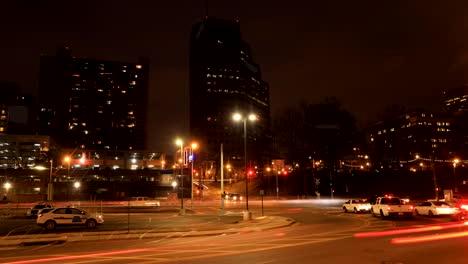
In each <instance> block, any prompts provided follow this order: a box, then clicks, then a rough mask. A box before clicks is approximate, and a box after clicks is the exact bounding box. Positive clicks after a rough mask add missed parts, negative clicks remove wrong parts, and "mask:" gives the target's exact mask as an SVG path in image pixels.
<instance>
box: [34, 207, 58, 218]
mask: <svg viewBox="0 0 468 264" xmlns="http://www.w3.org/2000/svg"><path fill="white" fill-rule="evenodd" d="M54 209H55V208H53V207H50V208H49V207H47V208H43V209H40V210H39V212H37V216H39V215H41V214H45V213H48V212H50V211H52V210H54Z"/></svg>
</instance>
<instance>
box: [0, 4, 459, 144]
mask: <svg viewBox="0 0 468 264" xmlns="http://www.w3.org/2000/svg"><path fill="white" fill-rule="evenodd" d="M209 2H210V3H209V8H208V10H209V15H211V16H216V17H221V18H233V19H235V18H238V19H239V20H240V24H241V30H242V33H243V37H244V39H245V40H246V41H247V42H248V43H249V44H250V46H251V48H252V51H253V55H254V60H255V61H256V62H257V63H259V64H260V66H261V69H262V72H263V78H264V80H265V81H267V82H269V83H270V87H271V105H272V111H273V112H277V111H279V110H280V109H282V108H284V107H287V106H291V105H296V104H298V103H299V101H301V100H304V101H306V102H309V103H318V102H320V101H322V100H323V98H324V97H325V96H336V97H338V98H339V99H340V100H341V101H342V102H343V104H344V106H345V108H346V109H348V110H349V111H350V112H352V113H353V114H354V115H355V116H356V117H357V118H358V120H360V121H361V122H367V121H372V120H375V117H376V113H377V111H379V110H381V109H383V108H384V107H385V106H386V105H388V104H403V105H406V106H408V107H425V108H428V109H430V110H440V109H441V108H440V105H441V95H442V93H443V91H444V90H447V89H451V88H453V87H457V86H458V85H460V84H463V83H464V82H465V80H466V77H465V75H466V74H465V73H466V72H467V69H468V67H467V66H468V65H467V62H468V49H467V48H468V41H467V40H468V16H467V15H466V14H467V12H468V4H467V3H466V1H440V0H437V1H432V0H430V1H428V0H414V1H408V0H401V1H400V0H393V1H375V0H373V1H350V0H343V1H331V0H330V1H311V0H307V1H299V0H289V1H265V0H248V1H246V0H242V1H232V0H230V1H229V0H217V1H214V0H212V1H209ZM203 16H204V1H203V0H180V1H177V0H174V1H157V0H152V1H149V0H148V1H138V0H126V1H123V0H112V1H111V0H95V1H87V0H68V1H63V0H61V1H46V0H42V1H41V0H29V1H25V0H3V1H0V33H1V36H2V37H1V40H0V50H1V51H2V56H1V60H0V81H13V82H19V83H20V84H21V85H22V87H23V90H24V92H31V93H35V91H36V89H37V82H38V71H39V54H40V53H41V52H47V53H49V54H53V53H55V50H56V48H57V47H58V46H62V45H71V47H72V49H73V54H74V55H75V56H86V57H96V58H101V59H113V60H128V61H135V60H136V59H137V58H138V57H139V56H147V57H150V58H151V80H150V122H151V126H150V139H149V142H150V146H151V147H152V148H154V149H155V150H161V151H170V150H172V149H173V148H174V138H175V137H176V136H179V135H187V133H188V121H187V117H188V112H187V111H188V105H187V103H188V98H187V96H188V72H187V64H188V39H189V32H190V29H191V26H192V24H193V23H195V22H197V21H199V20H200V19H201V18H202V17H203Z"/></svg>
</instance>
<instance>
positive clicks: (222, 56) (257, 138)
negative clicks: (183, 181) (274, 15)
mask: <svg viewBox="0 0 468 264" xmlns="http://www.w3.org/2000/svg"><path fill="white" fill-rule="evenodd" d="M189 71H190V72H189V75H190V76H189V78H190V80H189V81H190V93H189V94H190V133H191V137H192V140H196V141H198V142H199V143H200V151H201V152H202V153H201V154H202V157H201V158H202V159H204V160H212V161H219V153H220V145H221V143H222V144H223V149H224V151H223V152H224V157H225V159H227V160H228V161H227V162H233V163H235V162H236V161H237V162H238V163H241V161H243V159H244V144H243V125H242V124H236V123H235V122H234V121H233V119H232V116H233V113H234V112H242V113H244V114H249V113H255V114H257V115H258V116H259V119H258V121H257V122H255V123H248V124H247V152H248V158H247V162H249V164H251V163H255V162H256V163H261V162H262V160H264V159H265V157H266V155H267V153H268V149H269V143H268V141H269V140H268V139H269V136H268V135H269V126H270V99H269V86H268V83H266V82H265V81H263V80H262V75H261V72H260V68H259V66H258V65H257V64H256V63H255V62H254V61H253V58H252V53H251V51H250V47H249V45H248V44H247V43H246V42H245V41H244V40H243V39H242V35H241V32H240V25H239V23H238V22H237V21H232V20H224V19H216V18H205V19H204V20H202V21H201V22H199V23H196V24H195V25H194V26H193V28H192V32H191V36H190V61H189ZM252 165H254V164H252Z"/></svg>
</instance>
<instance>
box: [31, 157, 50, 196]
mask: <svg viewBox="0 0 468 264" xmlns="http://www.w3.org/2000/svg"><path fill="white" fill-rule="evenodd" d="M52 167H53V160H50V168H49V183H48V184H47V201H53V198H54V186H53V183H52ZM35 169H36V170H47V168H46V167H44V166H41V165H38V166H35Z"/></svg>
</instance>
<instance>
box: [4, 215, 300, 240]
mask: <svg viewBox="0 0 468 264" xmlns="http://www.w3.org/2000/svg"><path fill="white" fill-rule="evenodd" d="M295 223H296V221H295V220H294V219H291V218H286V217H281V216H274V217H259V218H256V219H252V220H249V221H245V222H240V225H241V226H237V227H233V228H229V229H206V230H189V229H187V228H184V229H183V230H182V229H180V228H179V230H177V229H176V228H175V229H172V230H168V229H163V230H157V229H152V230H151V229H150V230H134V231H130V233H128V231H103V232H92V233H91V232H90V233H66V234H57V235H54V234H38V235H17V236H10V237H4V238H3V239H0V247H11V246H29V245H40V244H53V243H65V242H80V241H97V240H111V239H145V238H180V237H200V236H216V235H223V234H235V233H250V232H258V231H264V230H271V229H276V228H282V227H288V226H291V225H293V224H295ZM33 236H34V237H33Z"/></svg>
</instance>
